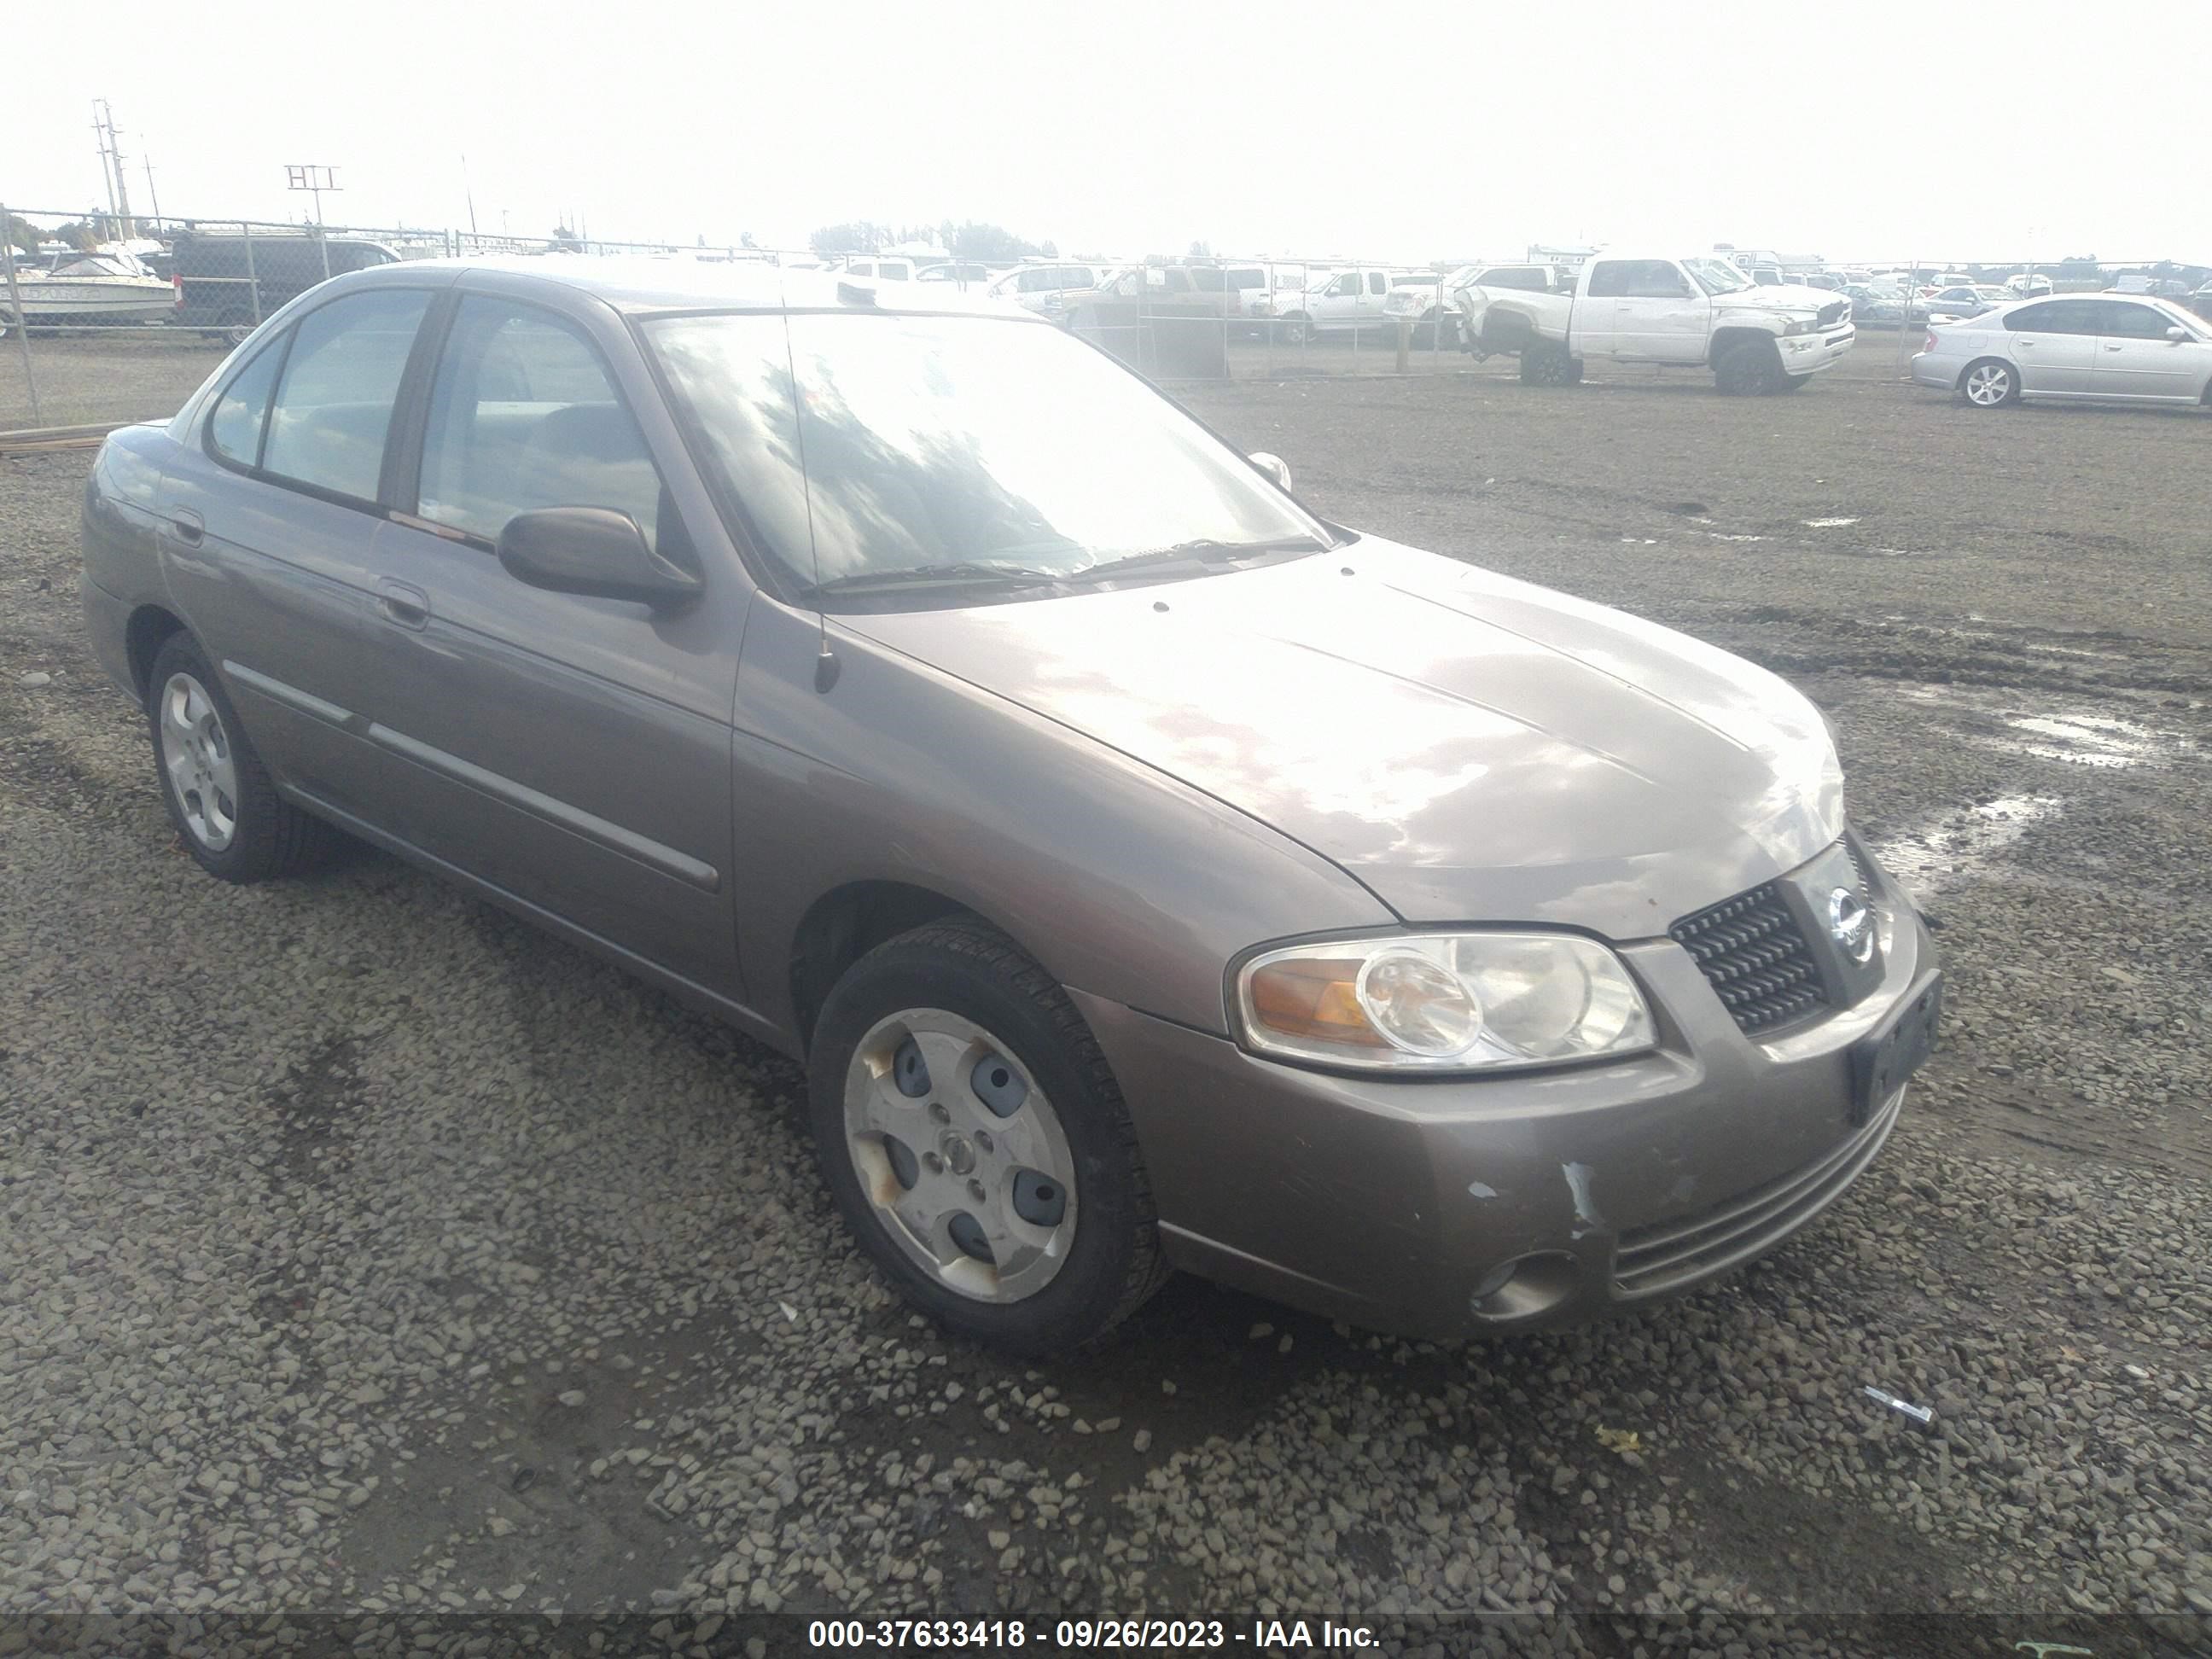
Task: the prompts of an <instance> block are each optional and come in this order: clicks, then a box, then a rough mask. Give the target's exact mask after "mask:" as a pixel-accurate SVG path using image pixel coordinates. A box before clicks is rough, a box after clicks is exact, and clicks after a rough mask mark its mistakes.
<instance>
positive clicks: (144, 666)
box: [123, 605, 186, 703]
mask: <svg viewBox="0 0 2212 1659" xmlns="http://www.w3.org/2000/svg"><path fill="white" fill-rule="evenodd" d="M185 631H186V629H185V623H184V619H183V618H182V617H179V616H178V615H177V614H176V613H175V612H174V611H168V610H165V609H164V608H163V607H161V605H140V606H139V607H138V608H137V610H136V611H132V612H131V619H130V621H129V622H127V623H125V624H124V628H123V649H124V655H125V660H127V661H128V662H129V663H130V665H131V685H132V687H133V688H134V689H135V690H137V693H138V701H139V702H142V703H143V702H145V701H146V692H147V690H148V684H147V683H148V681H149V679H150V678H152V676H153V672H154V659H155V656H156V655H158V654H159V653H160V652H161V647H162V645H163V644H164V643H165V642H166V641H167V639H168V637H169V636H170V635H172V634H182V633H184V632H185Z"/></svg>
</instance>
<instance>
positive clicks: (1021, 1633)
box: [806, 1618, 1376, 1653]
mask: <svg viewBox="0 0 2212 1659" xmlns="http://www.w3.org/2000/svg"><path fill="white" fill-rule="evenodd" d="M806 1643H807V1645H808V1646H809V1647H810V1648H812V1649H815V1650H823V1649H827V1648H859V1649H869V1648H875V1649H885V1648H966V1649H968V1650H970V1651H979V1650H991V1649H1003V1648H1026V1647H1036V1648H1037V1649H1038V1650H1041V1651H1043V1652H1048V1653H1049V1652H1056V1651H1057V1652H1066V1651H1070V1650H1077V1649H1109V1650H1110V1649H1120V1650H1124V1651H1129V1650H1136V1651H1139V1652H1155V1653H1156V1652H1159V1651H1162V1650H1166V1651H1170V1652H1173V1651H1177V1650H1193V1651H1196V1650H1201V1649H1223V1648H1230V1649H1234V1648H1239V1647H1241V1648H1243V1649H1244V1650H1247V1651H1248V1652H1253V1653H1286V1652H1287V1653H1305V1652H1310V1651H1318V1650H1329V1649H1342V1650H1360V1649H1368V1650H1372V1649H1373V1648H1375V1646H1376V1635H1375V1632H1373V1631H1372V1630H1370V1629H1369V1628H1368V1627H1367V1626H1364V1625H1340V1624H1337V1623H1336V1622H1334V1620H1305V1619H1253V1620H1236V1621H1231V1620H1224V1619H1059V1620H1052V1621H1051V1622H1049V1623H1048V1622H1047V1621H1046V1620H1042V1619H1037V1620H1027V1619H1021V1618H1012V1619H817V1620H811V1622H810V1623H809V1624H808V1625H807V1627H806Z"/></svg>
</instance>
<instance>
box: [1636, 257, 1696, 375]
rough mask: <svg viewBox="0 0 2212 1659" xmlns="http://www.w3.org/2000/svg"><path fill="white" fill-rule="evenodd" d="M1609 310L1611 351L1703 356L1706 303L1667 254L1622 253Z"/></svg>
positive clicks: (1650, 356)
mask: <svg viewBox="0 0 2212 1659" xmlns="http://www.w3.org/2000/svg"><path fill="white" fill-rule="evenodd" d="M1616 263H1618V264H1621V265H1624V266H1626V268H1627V269H1626V271H1625V272H1624V273H1623V275H1622V277H1621V280H1620V283H1619V287H1620V298H1619V299H1618V300H1617V301H1614V309H1613V354H1614V355H1615V356H1620V357H1632V358H1635V359H1638V361H1641V362H1655V363H1699V362H1704V361H1705V336H1706V334H1707V332H1708V330H1707V327H1706V324H1707V319H1708V318H1709V316H1710V314H1711V304H1710V302H1708V301H1707V300H1706V299H1705V294H1704V292H1703V290H1701V289H1699V288H1698V287H1697V286H1696V285H1695V284H1693V283H1692V282H1691V281H1690V279H1689V278H1688V277H1687V276H1685V275H1683V273H1682V270H1681V269H1680V267H1679V266H1677V265H1676V264H1674V262H1673V261H1672V260H1670V259H1623V260H1620V261H1617V262H1616Z"/></svg>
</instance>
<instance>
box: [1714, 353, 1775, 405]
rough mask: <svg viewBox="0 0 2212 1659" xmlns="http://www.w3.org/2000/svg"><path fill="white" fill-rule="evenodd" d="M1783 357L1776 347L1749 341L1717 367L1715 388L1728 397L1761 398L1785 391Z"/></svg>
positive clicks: (1719, 360)
mask: <svg viewBox="0 0 2212 1659" xmlns="http://www.w3.org/2000/svg"><path fill="white" fill-rule="evenodd" d="M1789 378H1790V377H1789V376H1788V375H1787V374H1784V373H1783V370H1782V358H1781V355H1780V354H1779V353H1778V352H1777V351H1776V350H1775V349H1774V346H1773V344H1772V343H1771V342H1769V341H1765V340H1747V341H1745V342H1744V343H1742V344H1741V345H1732V346H1730V347H1729V349H1727V350H1725V351H1723V352H1722V353H1721V355H1720V356H1719V358H1718V359H1717V360H1716V361H1715V362H1714V364H1713V384H1714V385H1715V386H1718V387H1719V388H1720V389H1721V393H1722V395H1723V396H1724V397H1730V398H1761V397H1765V396H1768V395H1769V394H1771V393H1773V392H1779V391H1781V390H1782V389H1783V386H1782V383H1783V382H1784V380H1788V379H1789Z"/></svg>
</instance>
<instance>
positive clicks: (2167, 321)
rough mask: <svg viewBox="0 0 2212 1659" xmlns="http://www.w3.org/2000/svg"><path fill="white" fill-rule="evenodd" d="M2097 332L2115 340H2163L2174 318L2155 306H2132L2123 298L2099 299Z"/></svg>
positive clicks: (2173, 324)
mask: <svg viewBox="0 0 2212 1659" xmlns="http://www.w3.org/2000/svg"><path fill="white" fill-rule="evenodd" d="M2094 303H2095V305H2096V307H2097V310H2098V312H2099V313H2100V316H2099V319H2098V324H2097V332H2098V333H2100V334H2101V335H2104V336H2105V337H2106V338H2108V339H2114V340H2163V339H2164V338H2165V337H2166V330H2168V329H2169V328H2172V327H2174V326H2176V325H2175V323H2174V322H2173V320H2172V319H2171V318H2169V317H2167V316H2166V313H2164V312H2162V311H2160V310H2159V309H2158V308H2157V307H2154V306H2131V305H2129V304H2128V303H2127V302H2126V301H2121V300H2099V301H2095V302H2094Z"/></svg>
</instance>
